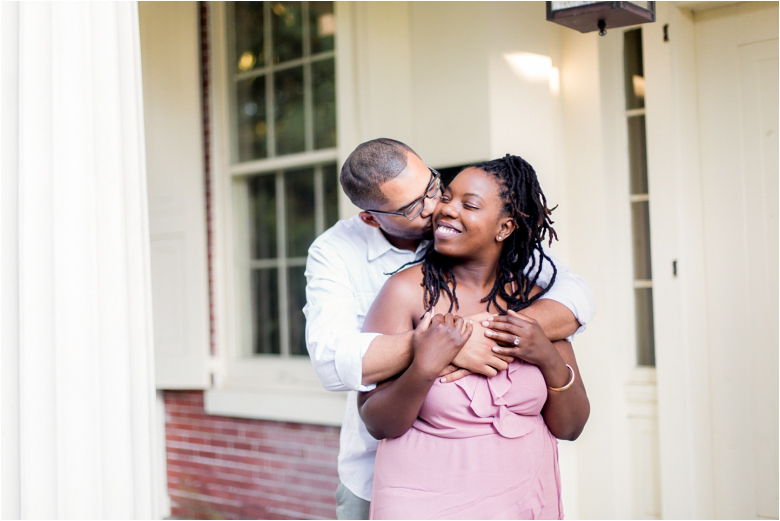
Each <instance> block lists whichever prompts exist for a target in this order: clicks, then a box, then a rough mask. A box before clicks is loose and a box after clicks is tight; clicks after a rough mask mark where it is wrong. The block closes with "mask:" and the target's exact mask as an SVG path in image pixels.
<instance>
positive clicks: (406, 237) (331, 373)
mask: <svg viewBox="0 0 780 521" xmlns="http://www.w3.org/2000/svg"><path fill="white" fill-rule="evenodd" d="M340 181H341V186H342V188H343V189H344V192H345V193H346V194H347V196H348V197H349V198H350V200H351V201H352V202H353V203H354V204H355V206H357V207H359V208H361V209H362V210H363V211H361V212H360V213H359V215H357V216H355V217H353V218H351V219H345V220H342V221H339V222H338V223H337V224H336V225H334V226H333V227H332V228H331V229H330V230H328V231H326V232H325V233H323V234H322V235H321V236H320V237H318V238H317V239H316V240H315V241H314V243H313V244H312V246H311V248H310V249H309V257H308V259H307V262H306V279H307V285H306V306H305V307H304V314H305V315H306V345H307V348H308V350H309V354H310V356H311V360H312V363H313V364H314V367H315V369H316V371H317V374H318V376H319V378H320V382H321V383H322V385H323V386H324V387H325V388H326V389H328V390H330V391H350V396H349V398H348V403H347V411H346V414H345V417H344V423H343V425H342V428H341V438H340V449H339V463H338V466H339V468H338V470H339V481H340V483H339V488H338V491H337V500H338V508H337V511H336V512H337V516H338V518H339V519H367V518H368V513H369V510H368V509H369V501H370V499H371V486H372V482H373V473H374V459H375V455H376V448H377V445H378V442H377V441H376V440H375V439H374V438H372V437H371V435H370V434H368V432H367V431H366V428H365V425H364V424H363V422H362V421H361V419H360V417H359V415H358V411H357V399H356V396H355V394H356V392H357V391H369V390H371V389H373V388H374V386H375V384H376V383H377V382H381V381H382V380H385V379H387V378H389V377H391V376H394V375H396V374H398V373H399V372H401V371H402V370H404V369H405V368H406V367H408V365H409V364H410V363H411V359H412V353H413V346H412V332H411V331H409V332H407V333H403V334H399V335H378V334H376V333H361V328H362V325H363V319H364V318H365V315H366V313H367V312H368V309H369V308H370V307H371V303H372V302H373V301H374V298H375V297H376V295H377V294H378V293H379V290H380V289H381V288H382V285H383V284H384V282H385V281H386V280H387V278H388V277H389V275H390V274H391V273H392V272H394V271H396V270H398V269H399V268H401V267H402V266H404V265H405V264H407V263H409V262H412V261H414V260H415V259H416V258H417V257H418V256H419V254H420V253H421V252H422V250H423V249H424V247H425V245H426V244H427V242H425V240H426V239H429V238H430V236H431V232H432V227H431V214H432V213H433V209H434V207H435V205H436V202H437V201H438V199H439V194H440V192H441V190H440V179H439V176H438V173H437V172H435V171H434V170H432V169H430V168H428V167H427V166H426V165H425V163H424V162H423V161H422V159H420V157H419V156H418V155H417V154H415V153H414V151H413V150H412V149H411V148H409V147H408V146H407V145H405V144H403V143H401V142H399V141H395V140H392V139H387V138H380V139H375V140H372V141H368V142H366V143H363V144H361V145H359V146H358V147H357V148H356V149H355V150H354V151H353V152H352V154H350V156H349V157H348V158H347V160H346V162H345V163H344V166H343V167H342V169H341V176H340ZM556 266H557V268H558V274H557V277H556V281H555V284H554V285H553V287H552V288H551V289H550V290H549V291H548V292H547V293H546V294H545V296H544V298H543V299H540V300H538V301H537V302H535V303H534V304H533V305H531V306H529V307H528V308H526V309H524V310H523V313H524V314H526V315H528V316H530V317H532V318H534V319H536V320H537V321H538V322H539V324H540V325H541V326H542V329H543V330H544V331H545V333H546V334H547V336H548V337H549V338H550V339H552V340H558V339H562V338H566V337H568V336H571V335H573V334H574V333H575V332H580V331H581V330H583V329H584V327H585V325H586V324H587V322H588V321H589V320H590V318H591V316H592V314H593V301H592V295H591V293H590V289H589V288H588V286H587V284H586V283H585V281H584V280H582V279H581V278H580V277H578V276H576V275H574V274H572V273H571V272H570V271H569V270H568V268H566V267H565V266H562V265H561V264H560V263H558V262H556ZM550 278H551V269H549V268H548V269H547V270H546V271H544V272H543V273H542V275H540V277H539V281H538V284H539V285H540V286H545V287H546V286H547V285H548V284H549V282H550ZM476 318H477V320H474V326H475V327H474V331H473V333H472V335H471V337H470V338H469V340H468V342H467V343H466V345H465V346H464V347H463V349H462V350H461V351H460V353H459V354H458V356H457V357H456V358H455V360H454V361H453V365H454V366H456V367H453V368H452V369H453V371H454V372H452V373H450V374H448V375H446V376H444V378H445V381H454V380H456V379H458V378H460V377H462V376H464V375H465V374H468V373H469V372H474V373H480V374H483V375H485V376H494V375H495V374H497V372H498V371H501V370H504V369H506V367H507V359H506V357H502V356H499V355H497V354H495V353H493V352H492V347H493V346H495V344H494V343H493V342H492V341H491V340H489V339H488V338H487V337H486V336H485V334H484V332H485V329H484V328H482V327H481V325H480V317H476ZM508 351H511V350H508Z"/></svg>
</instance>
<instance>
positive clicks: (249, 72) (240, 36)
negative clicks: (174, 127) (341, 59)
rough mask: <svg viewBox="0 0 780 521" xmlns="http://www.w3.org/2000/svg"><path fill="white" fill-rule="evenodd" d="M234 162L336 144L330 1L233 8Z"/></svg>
mask: <svg viewBox="0 0 780 521" xmlns="http://www.w3.org/2000/svg"><path fill="white" fill-rule="evenodd" d="M229 13H230V14H229V24H230V27H229V29H230V42H231V43H230V51H229V55H230V56H229V62H230V63H231V64H232V66H231V67H230V71H231V78H230V79H231V84H232V85H233V92H232V99H233V102H232V116H233V132H234V143H233V151H232V158H233V162H234V163H235V162H244V161H253V160H258V159H266V158H272V157H278V156H284V155H289V154H298V153H302V152H306V151H312V150H322V149H327V148H333V147H335V146H336V62H335V34H336V22H335V18H334V13H333V2H236V3H233V4H231V9H230V10H229Z"/></svg>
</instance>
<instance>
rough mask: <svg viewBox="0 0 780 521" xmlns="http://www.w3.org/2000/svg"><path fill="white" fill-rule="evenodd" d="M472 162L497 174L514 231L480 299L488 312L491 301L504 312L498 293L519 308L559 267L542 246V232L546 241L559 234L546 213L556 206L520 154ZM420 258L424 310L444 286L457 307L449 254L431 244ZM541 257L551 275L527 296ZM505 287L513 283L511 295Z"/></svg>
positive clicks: (548, 286)
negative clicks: (549, 202)
mask: <svg viewBox="0 0 780 521" xmlns="http://www.w3.org/2000/svg"><path fill="white" fill-rule="evenodd" d="M472 166H473V167H474V168H479V169H481V170H484V171H485V172H488V173H490V174H493V175H494V176H495V177H496V179H497V180H498V182H499V186H500V190H501V192H500V196H501V199H502V200H503V201H504V212H505V213H506V214H507V215H509V216H511V217H512V218H513V219H514V220H515V223H516V224H517V228H516V229H515V231H514V232H513V233H512V234H510V235H509V237H507V240H506V241H505V242H504V244H503V248H502V250H501V257H500V258H499V261H498V273H497V274H496V282H495V284H494V285H493V289H492V290H491V291H490V293H489V294H488V295H487V296H486V297H485V298H483V299H482V300H481V302H487V303H488V306H487V309H488V311H490V304H491V303H493V304H495V306H496V308H498V310H499V312H500V313H501V314H502V315H503V314H506V310H505V309H503V308H502V307H501V306H500V305H499V304H498V298H499V297H500V298H501V299H503V300H504V301H505V302H506V303H507V307H508V308H509V309H511V310H513V311H519V310H521V309H523V308H526V307H528V306H529V305H531V303H532V302H534V301H536V300H537V299H539V297H541V296H542V295H544V294H545V293H546V292H547V290H548V289H549V288H550V287H551V286H552V285H553V284H554V283H555V277H556V275H557V273H558V270H557V269H556V267H555V263H553V262H552V260H551V259H550V257H549V256H548V255H547V254H546V253H545V252H544V249H543V248H542V242H543V241H544V239H545V237H547V238H548V246H549V245H550V244H552V241H553V239H556V240H557V239H558V235H557V234H556V233H555V230H554V229H553V227H552V224H553V221H552V220H551V219H550V213H551V212H552V210H555V208H553V209H552V210H550V209H549V208H547V198H546V197H545V196H544V192H542V189H541V187H540V186H539V181H538V179H537V178H536V172H535V171H534V169H533V167H532V166H531V165H529V164H528V162H527V161H525V160H524V159H523V158H521V157H518V156H512V155H509V154H507V155H506V156H505V157H503V158H501V159H494V160H493V161H486V162H484V163H478V164H476V165H472ZM534 252H538V256H536V255H534ZM421 261H422V270H423V282H422V286H423V288H425V295H424V305H425V309H426V311H428V310H430V309H432V308H433V307H434V306H435V305H436V303H437V302H438V301H439V297H440V295H441V292H442V291H443V292H444V293H446V294H447V295H448V296H449V299H450V309H449V311H450V312H451V311H452V309H453V307H455V308H456V309H457V308H458V298H457V296H456V295H455V287H456V285H457V284H456V281H455V277H453V276H452V259H450V258H448V257H445V256H443V255H440V254H439V253H437V252H436V251H435V250H434V249H433V243H431V245H430V246H429V247H428V249H427V251H426V252H425V255H424V256H423V258H422V259H421ZM545 261H547V262H549V263H550V264H551V265H552V268H553V274H552V278H551V279H550V283H549V284H548V285H547V287H546V288H545V289H543V290H542V291H541V292H540V293H537V294H536V295H534V296H533V297H531V296H530V294H531V289H533V287H534V285H536V282H537V280H538V278H539V274H540V273H541V272H542V265H543V264H544V262H545ZM526 267H527V269H525V268H526ZM524 271H525V273H524ZM450 282H451V283H452V284H451V285H450V284H449V283H450ZM513 282H514V284H512V283H513ZM450 286H451V287H450ZM507 287H510V288H512V293H511V294H509V293H507V291H506V288H507Z"/></svg>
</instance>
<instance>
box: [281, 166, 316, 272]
mask: <svg viewBox="0 0 780 521" xmlns="http://www.w3.org/2000/svg"><path fill="white" fill-rule="evenodd" d="M284 182H285V187H284V193H285V204H286V207H285V211H286V213H287V216H286V220H287V222H286V224H287V255H288V256H289V257H305V256H306V254H307V252H308V251H309V246H310V245H311V243H312V241H313V240H314V237H315V236H316V230H315V221H314V219H315V218H314V215H315V214H314V211H315V210H314V204H315V203H314V169H313V168H305V169H302V170H291V171H289V172H286V173H285V174H284Z"/></svg>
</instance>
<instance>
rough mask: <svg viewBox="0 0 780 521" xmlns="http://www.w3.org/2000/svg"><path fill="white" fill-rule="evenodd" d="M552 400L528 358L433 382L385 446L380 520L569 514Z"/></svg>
mask: <svg viewBox="0 0 780 521" xmlns="http://www.w3.org/2000/svg"><path fill="white" fill-rule="evenodd" d="M546 399H547V387H546V384H545V381H544V378H543V377H542V374H541V372H540V371H539V368H538V367H536V366H535V365H533V364H529V363H525V362H522V361H513V362H512V363H510V365H509V369H507V370H506V371H503V372H501V373H499V374H498V375H497V376H495V377H493V378H485V377H483V376H479V375H469V376H467V377H465V378H462V379H461V380H458V381H456V382H454V383H448V384H442V383H441V382H439V381H437V382H436V383H434V384H433V387H432V388H431V391H430V392H429V393H428V397H427V398H426V399H425V402H424V403H423V406H422V409H421V410H420V414H419V416H418V417H417V420H416V421H415V422H414V425H413V426H412V428H411V429H409V431H407V432H406V433H405V434H404V435H403V436H401V437H399V438H394V439H388V440H383V441H382V442H381V443H380V444H379V449H378V451H377V455H376V467H375V470H374V489H373V495H372V497H371V519H563V508H562V505H561V486H560V474H559V471H558V442H557V440H556V439H555V437H554V436H553V435H552V434H551V433H550V431H549V430H548V429H547V426H546V425H545V423H544V420H543V419H542V416H541V415H540V412H541V410H542V406H543V405H544V402H545V400H546Z"/></svg>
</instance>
